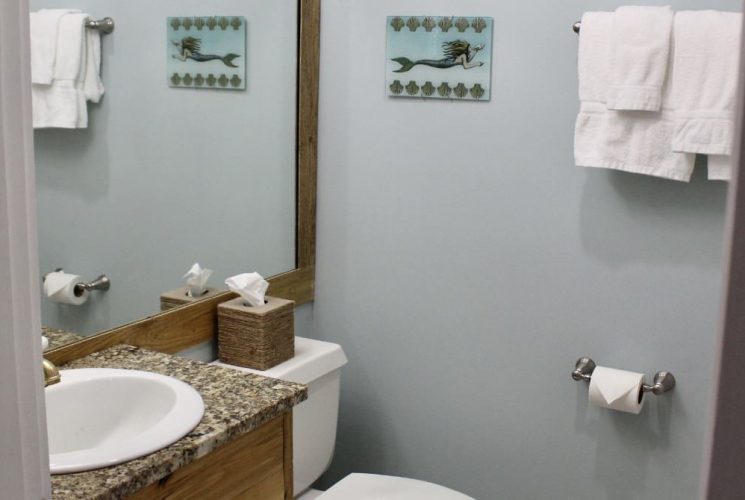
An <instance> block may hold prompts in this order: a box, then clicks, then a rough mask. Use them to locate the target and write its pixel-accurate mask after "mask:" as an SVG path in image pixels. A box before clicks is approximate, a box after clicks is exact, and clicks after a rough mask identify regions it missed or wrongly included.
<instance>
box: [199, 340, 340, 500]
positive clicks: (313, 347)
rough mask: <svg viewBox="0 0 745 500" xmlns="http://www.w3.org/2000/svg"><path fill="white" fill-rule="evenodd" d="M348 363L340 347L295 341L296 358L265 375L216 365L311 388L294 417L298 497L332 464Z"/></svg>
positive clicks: (314, 341)
mask: <svg viewBox="0 0 745 500" xmlns="http://www.w3.org/2000/svg"><path fill="white" fill-rule="evenodd" d="M346 363H347V357H346V356H345V355H344V351H342V349H341V346H339V345H337V344H332V343H330V342H322V341H320V340H313V339H306V338H303V337H295V357H293V358H292V359H290V360H288V361H285V362H284V363H281V364H279V365H277V366H275V367H273V368H270V369H268V370H265V371H260V370H252V369H251V368H243V367H240V366H234V365H227V364H224V363H221V362H219V361H215V362H214V363H213V364H216V365H219V366H224V367H228V368H234V369H237V370H242V371H246V372H250V373H257V374H259V375H263V376H265V377H272V378H278V379H282V380H288V381H290V382H297V383H300V384H305V385H307V386H308V399H307V400H305V401H303V402H302V403H300V404H299V405H298V406H296V407H295V408H294V411H293V416H292V433H293V435H292V448H293V450H292V451H293V474H294V477H295V484H294V490H295V495H298V494H300V493H302V492H303V491H305V490H306V489H308V488H309V487H310V485H311V484H313V483H314V482H315V480H316V479H318V478H319V477H321V474H323V473H324V471H326V469H327V468H328V466H329V465H330V464H331V458H332V457H333V456H334V445H335V444H336V423H337V419H338V416H339V375H340V373H341V367H342V366H344V365H345V364H346Z"/></svg>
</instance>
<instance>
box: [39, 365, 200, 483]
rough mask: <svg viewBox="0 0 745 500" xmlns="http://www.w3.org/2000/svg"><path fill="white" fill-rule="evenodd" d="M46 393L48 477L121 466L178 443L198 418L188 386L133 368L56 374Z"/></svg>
mask: <svg viewBox="0 0 745 500" xmlns="http://www.w3.org/2000/svg"><path fill="white" fill-rule="evenodd" d="M60 374H61V375H62V381H61V382H60V383H58V384H56V385H52V386H49V387H47V388H46V389H45V395H46V406H47V432H48V436H49V467H50V470H51V472H52V474H66V473H69V472H81V471H86V470H92V469H99V468H101V467H108V466H110V465H115V464H120V463H122V462H126V461H128V460H132V459H135V458H138V457H141V456H144V455H147V454H149V453H152V452H154V451H158V450H160V449H162V448H165V447H166V446H168V445H170V444H172V443H174V442H176V441H178V440H179V439H181V438H182V437H183V436H185V435H186V434H188V433H189V431H191V430H192V429H193V428H194V427H196V425H197V424H198V423H199V421H200V420H202V415H203V414H204V402H203V401H202V397H201V396H200V395H199V393H198V392H197V391H195V390H194V389H193V388H192V387H191V386H190V385H188V384H186V383H184V382H181V381H180V380H176V379H175V378H172V377H166V376H165V375H159V374H157V373H150V372H142V371H137V370H115V369H109V368H84V369H78V370H60Z"/></svg>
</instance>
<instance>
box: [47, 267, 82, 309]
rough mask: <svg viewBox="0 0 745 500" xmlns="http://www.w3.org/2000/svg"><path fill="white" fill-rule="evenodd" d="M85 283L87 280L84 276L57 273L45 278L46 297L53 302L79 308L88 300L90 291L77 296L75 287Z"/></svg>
mask: <svg viewBox="0 0 745 500" xmlns="http://www.w3.org/2000/svg"><path fill="white" fill-rule="evenodd" d="M83 283H85V280H84V279H83V277H82V276H78V275H77V274H67V273H65V272H62V271H55V272H53V273H49V274H47V275H46V276H45V277H44V295H46V296H47V298H49V300H51V301H53V302H58V303H60V304H70V305H73V306H79V305H82V304H84V303H85V301H86V300H88V290H83V292H82V293H81V294H80V295H75V285H77V284H83Z"/></svg>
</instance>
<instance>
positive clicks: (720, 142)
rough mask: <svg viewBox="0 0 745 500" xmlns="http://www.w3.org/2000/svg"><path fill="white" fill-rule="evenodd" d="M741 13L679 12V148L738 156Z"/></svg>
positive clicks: (675, 81)
mask: <svg viewBox="0 0 745 500" xmlns="http://www.w3.org/2000/svg"><path fill="white" fill-rule="evenodd" d="M740 26H741V15H740V14H739V13H734V12H719V11H713V10H702V11H682V12H678V13H677V14H676V15H675V26H674V45H675V56H674V61H673V82H672V86H673V90H672V93H673V102H674V106H675V110H676V116H675V137H674V139H673V149H674V150H675V151H681V152H689V153H703V154H711V155H730V154H732V141H733V137H734V128H735V97H736V90H737V80H738V75H739V58H740V30H741V28H740Z"/></svg>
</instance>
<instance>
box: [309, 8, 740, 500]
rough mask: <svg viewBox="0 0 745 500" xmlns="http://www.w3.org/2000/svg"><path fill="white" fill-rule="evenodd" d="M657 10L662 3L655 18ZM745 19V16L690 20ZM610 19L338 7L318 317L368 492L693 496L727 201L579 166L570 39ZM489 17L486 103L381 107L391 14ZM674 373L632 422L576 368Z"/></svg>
mask: <svg viewBox="0 0 745 500" xmlns="http://www.w3.org/2000/svg"><path fill="white" fill-rule="evenodd" d="M650 3H660V4H661V3H663V2H650ZM672 3H673V6H674V8H676V9H683V8H721V9H729V10H738V9H739V7H740V2H739V1H735V0H720V1H716V2H702V1H675V2H672ZM620 4H621V2H617V1H590V0H585V1H579V0H572V1H568V2H567V1H562V2H556V1H554V0H540V1H538V0H536V1H531V2H519V1H510V2H503V1H500V2H495V1H486V0H461V1H458V2H454V1H452V0H450V1H446V0H426V1H425V0H406V1H401V0H396V1H393V0H379V1H376V2H370V1H362V0H352V1H350V0H324V1H323V12H322V18H323V25H322V27H323V30H322V31H323V32H322V66H321V107H320V109H321V114H320V144H319V145H320V153H319V193H318V194H319V195H318V267H317V282H316V301H315V304H314V306H313V307H312V309H310V308H307V309H305V310H303V312H302V318H304V319H303V321H304V322H307V324H304V325H302V328H303V329H304V331H308V332H311V333H312V335H314V336H315V337H317V338H320V339H325V340H330V341H334V342H338V343H340V344H341V345H342V346H343V347H344V350H345V351H346V353H347V355H348V357H349V365H348V366H347V367H346V368H345V369H344V371H343V379H342V401H341V413H340V427H339V440H338V444H337V449H336V458H335V460H334V462H333V464H332V466H331V469H330V471H329V473H328V474H327V475H326V478H325V480H324V481H323V483H324V484H325V485H328V484H330V483H331V482H333V481H336V480H337V479H339V478H340V477H342V476H343V475H345V474H347V473H349V472H352V471H360V472H377V473H385V474H394V475H404V476H411V477H416V478H420V479H425V480H430V481H435V482H438V483H441V484H445V485H447V486H450V487H452V488H455V489H458V490H461V491H463V492H465V493H467V494H470V495H472V496H474V497H476V498H479V499H484V500H491V499H499V500H565V499H570V498H571V499H578V500H605V499H608V500H630V499H631V500H633V499H639V500H641V499H644V500H687V499H694V498H696V497H697V488H698V484H699V479H698V478H699V473H700V470H701V467H702V455H703V452H704V450H703V445H704V435H705V429H706V427H707V424H708V418H707V411H708V402H709V398H710V388H711V384H712V374H713V359H714V354H715V353H714V345H715V335H716V328H717V316H718V312H719V295H720V290H719V289H720V282H721V279H720V275H721V264H722V256H721V254H722V235H723V218H724V217H723V211H724V206H725V197H726V187H725V185H724V184H721V183H712V182H707V181H706V180H705V171H703V169H702V168H701V167H702V166H701V165H699V166H698V167H697V173H696V174H695V178H694V179H693V181H692V182H691V184H681V183H676V182H672V181H664V180H657V179H653V178H649V177H643V176H637V175H631V174H625V173H620V172H610V171H604V170H586V169H582V168H577V167H575V166H574V165H573V159H572V136H573V126H574V119H575V114H576V111H577V107H578V103H577V97H576V94H577V90H576V88H577V77H576V51H577V37H576V35H575V34H574V33H573V32H572V31H571V25H572V23H573V22H574V21H576V20H578V19H579V18H580V16H581V14H582V12H583V11H585V10H601V9H613V8H615V7H616V6H618V5H620ZM394 14H395V15H424V14H428V15H442V14H456V15H458V14H463V15H468V16H474V15H483V16H492V17H493V18H494V21H495V27H494V33H495V35H494V60H493V68H494V74H493V89H492V100H491V102H490V103H488V104H485V103H457V102H435V101H422V100H392V99H388V98H386V97H385V91H384V68H385V64H384V61H385V25H384V23H385V18H386V16H387V15H394ZM582 355H590V356H593V357H594V358H595V359H596V360H597V361H598V362H599V363H601V364H605V365H607V366H613V367H618V368H623V369H629V370H635V371H642V372H645V373H648V374H650V375H651V374H652V373H654V372H655V371H657V370H660V369H669V370H671V371H673V372H674V373H675V375H676V376H677V377H678V380H679V386H678V388H677V389H676V390H675V392H674V393H673V394H671V395H668V396H665V397H661V398H657V399H655V400H652V401H649V402H648V403H649V404H648V406H647V407H646V409H645V410H644V411H643V413H642V414H641V415H639V416H634V415H630V414H620V413H611V412H608V411H604V410H600V409H597V408H594V407H590V406H588V403H587V386H586V385H584V384H580V383H576V382H573V381H572V380H571V379H570V377H569V374H570V372H571V370H572V368H573V365H574V361H575V360H576V359H577V358H578V357H580V356H582Z"/></svg>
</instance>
